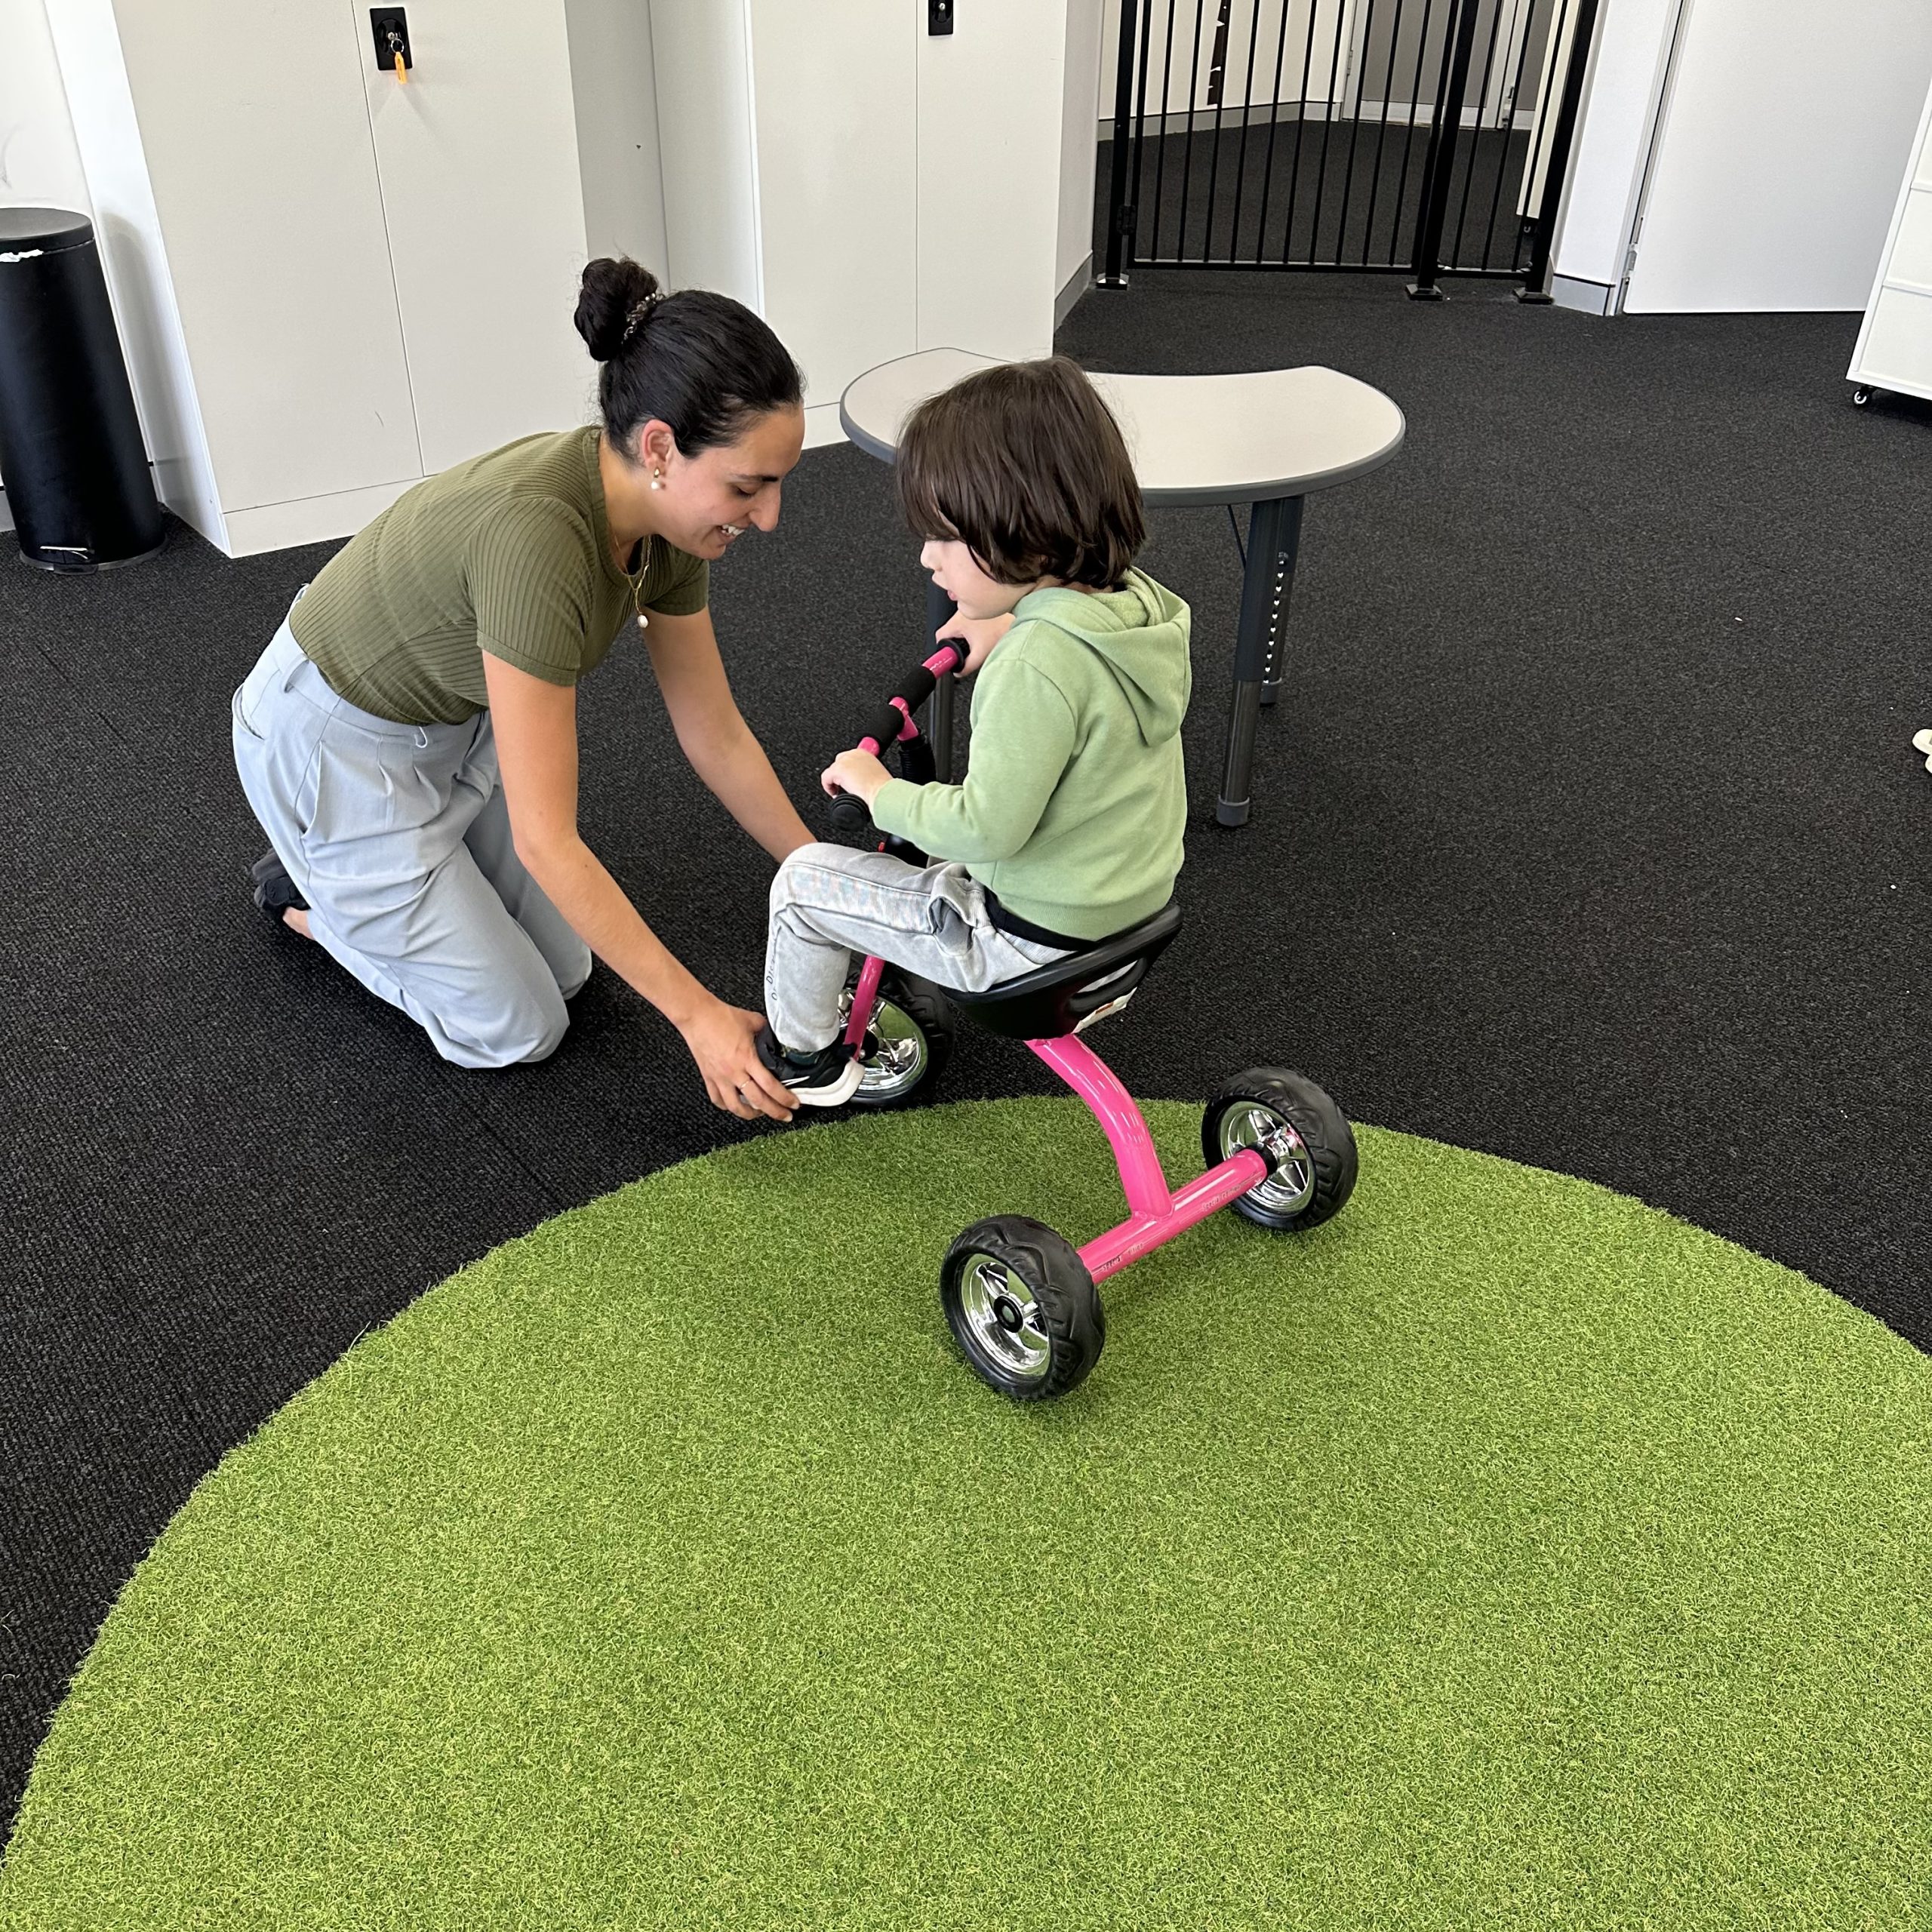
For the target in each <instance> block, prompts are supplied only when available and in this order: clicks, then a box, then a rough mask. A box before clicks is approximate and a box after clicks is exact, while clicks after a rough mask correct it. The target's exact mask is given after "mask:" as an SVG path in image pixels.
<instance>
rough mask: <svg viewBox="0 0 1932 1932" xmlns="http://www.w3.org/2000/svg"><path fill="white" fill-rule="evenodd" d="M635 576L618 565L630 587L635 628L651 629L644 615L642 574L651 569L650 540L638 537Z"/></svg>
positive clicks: (649, 621) (648, 620)
mask: <svg viewBox="0 0 1932 1932" xmlns="http://www.w3.org/2000/svg"><path fill="white" fill-rule="evenodd" d="M637 550H638V565H637V574H636V575H635V577H633V576H632V574H631V573H630V572H629V571H627V570H625V569H624V568H623V565H621V564H620V565H619V566H618V569H619V571H620V572H621V573H622V574H623V580H624V581H625V582H626V583H627V584H629V586H630V587H631V608H632V610H634V611H636V613H637V627H638V629H639V630H641V631H648V629H650V628H651V620H650V619H649V618H648V617H646V616H645V614H644V574H645V571H648V569H649V568H651V539H650V538H649V537H639V538H638V540H637Z"/></svg>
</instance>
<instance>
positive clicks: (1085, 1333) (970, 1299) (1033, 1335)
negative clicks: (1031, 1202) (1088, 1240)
mask: <svg viewBox="0 0 1932 1932" xmlns="http://www.w3.org/2000/svg"><path fill="white" fill-rule="evenodd" d="M940 1305H941V1306H943V1308H944V1309H945V1310H946V1322H947V1324H948V1326H949V1327H951V1329H952V1335H953V1339H954V1340H955V1341H956V1342H957V1343H958V1344H959V1346H960V1349H961V1352H962V1353H963V1354H964V1355H965V1357H966V1359H967V1361H968V1362H969V1363H970V1364H971V1366H972V1369H973V1372H974V1374H975V1375H977V1376H978V1377H979V1378H980V1380H981V1381H983V1382H984V1383H987V1384H988V1385H989V1386H991V1387H992V1388H995V1389H998V1391H999V1392H1000V1393H1001V1395H1011V1397H1012V1398H1014V1400H1015V1401H1020V1402H1044V1401H1051V1400H1052V1399H1053V1398H1054V1397H1055V1396H1057V1395H1065V1394H1066V1392H1067V1391H1068V1390H1069V1389H1074V1388H1077V1387H1078V1386H1079V1385H1080V1383H1082V1382H1084V1380H1086V1379H1087V1377H1088V1374H1090V1373H1091V1371H1092V1369H1093V1367H1094V1363H1096V1362H1097V1361H1099V1360H1100V1350H1101V1348H1102V1347H1103V1346H1104V1344H1105V1343H1106V1338H1107V1324H1106V1316H1105V1315H1104V1314H1103V1312H1102V1311H1101V1308H1100V1290H1099V1289H1098V1288H1097V1287H1095V1286H1094V1278H1093V1276H1092V1275H1090V1274H1088V1272H1087V1266H1086V1263H1084V1262H1083V1261H1082V1260H1081V1258H1080V1254H1079V1251H1078V1249H1077V1248H1075V1247H1074V1245H1073V1244H1072V1242H1071V1241H1069V1240H1068V1239H1067V1238H1066V1236H1065V1235H1062V1234H1059V1233H1057V1232H1055V1231H1054V1229H1051V1228H1050V1227H1048V1226H1046V1225H1045V1223H1044V1222H1040V1221H1032V1220H1028V1219H1027V1218H1026V1216H1025V1215H1023V1214H996V1215H995V1216H994V1217H992V1219H991V1220H985V1221H975V1222H974V1223H973V1225H972V1226H971V1227H970V1228H968V1229H967V1230H966V1232H964V1234H962V1235H961V1236H960V1237H959V1238H958V1240H957V1241H955V1242H954V1243H953V1244H952V1247H950V1248H949V1249H948V1250H947V1251H946V1265H945V1266H944V1268H943V1269H941V1271H940Z"/></svg>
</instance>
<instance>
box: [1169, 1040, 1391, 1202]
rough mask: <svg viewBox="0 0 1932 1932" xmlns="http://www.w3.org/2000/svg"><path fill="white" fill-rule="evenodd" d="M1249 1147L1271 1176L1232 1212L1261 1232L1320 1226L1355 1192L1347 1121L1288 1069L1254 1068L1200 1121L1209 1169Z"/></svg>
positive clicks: (1217, 1095)
mask: <svg viewBox="0 0 1932 1932" xmlns="http://www.w3.org/2000/svg"><path fill="white" fill-rule="evenodd" d="M1244 1147H1252V1148H1254V1149H1255V1150H1256V1151H1257V1152H1259V1153H1260V1154H1261V1155H1263V1157H1264V1158H1266V1160H1267V1161H1269V1164H1270V1171H1269V1174H1268V1176H1267V1177H1266V1179H1265V1180H1259V1181H1257V1182H1256V1183H1255V1184H1254V1186H1252V1187H1251V1188H1250V1189H1248V1191H1247V1192H1246V1193H1245V1194H1243V1195H1238V1196H1237V1197H1236V1198H1235V1200H1233V1201H1232V1202H1230V1203H1229V1205H1230V1206H1231V1207H1232V1208H1233V1209H1234V1211H1235V1213H1236V1214H1238V1215H1240V1216H1241V1218H1242V1220H1246V1221H1252V1222H1253V1223H1254V1224H1255V1226H1257V1227H1261V1228H1276V1229H1296V1230H1300V1229H1303V1228H1312V1227H1315V1226H1319V1224H1320V1223H1322V1222H1324V1221H1325V1220H1327V1219H1328V1217H1330V1216H1331V1214H1339V1213H1340V1211H1341V1208H1342V1205H1343V1203H1344V1202H1345V1201H1346V1200H1347V1199H1348V1198H1349V1195H1351V1194H1352V1193H1353V1192H1355V1135H1354V1134H1353V1133H1352V1131H1350V1129H1349V1122H1348V1117H1347V1116H1346V1115H1345V1114H1344V1113H1343V1112H1342V1110H1341V1109H1340V1107H1338V1106H1336V1104H1335V1103H1334V1101H1333V1100H1331V1099H1330V1098H1329V1097H1328V1096H1327V1094H1324V1092H1323V1091H1321V1088H1319V1087H1318V1086H1316V1085H1315V1082H1314V1081H1312V1080H1309V1079H1307V1078H1304V1077H1303V1075H1300V1074H1299V1073H1291V1072H1289V1070H1288V1069H1287V1068H1286V1067H1281V1066H1254V1067H1250V1068H1249V1069H1248V1070H1247V1072H1245V1073H1238V1074H1236V1075H1235V1077H1234V1078H1232V1080H1224V1081H1223V1082H1222V1083H1221V1084H1220V1086H1219V1087H1217V1088H1216V1089H1215V1090H1214V1093H1213V1094H1212V1095H1211V1097H1209V1099H1208V1102H1207V1111H1206V1112H1204V1114H1203V1115H1201V1153H1202V1155H1204V1157H1205V1158H1206V1160H1207V1164H1208V1165H1209V1166H1210V1167H1214V1166H1217V1165H1218V1164H1220V1162H1222V1161H1225V1160H1226V1159H1227V1158H1229V1156H1230V1155H1234V1154H1238V1153H1239V1152H1240V1151H1241V1149H1242V1148H1244Z"/></svg>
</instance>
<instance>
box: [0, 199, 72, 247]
mask: <svg viewBox="0 0 1932 1932" xmlns="http://www.w3.org/2000/svg"><path fill="white" fill-rule="evenodd" d="M93 243H94V224H93V223H91V221H89V220H88V218H87V217H86V216H85V215H84V214H75V212H74V211H73V210H72V208H0V258H4V257H6V256H8V255H24V254H42V255H58V254H63V253H64V252H65V251H66V250H68V249H69V248H91V246H92V245H93Z"/></svg>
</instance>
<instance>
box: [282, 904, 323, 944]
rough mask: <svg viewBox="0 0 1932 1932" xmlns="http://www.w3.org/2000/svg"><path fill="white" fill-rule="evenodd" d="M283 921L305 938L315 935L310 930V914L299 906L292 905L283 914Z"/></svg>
mask: <svg viewBox="0 0 1932 1932" xmlns="http://www.w3.org/2000/svg"><path fill="white" fill-rule="evenodd" d="M281 923H282V924H284V925H285V926H286V927H287V928H288V930H289V931H291V932H292V933H300V934H301V935H302V937H303V938H304V939H313V938H314V937H315V934H313V933H312V932H311V931H309V915H308V914H307V913H306V912H303V910H302V909H301V908H300V906H290V907H289V908H288V910H287V911H286V912H284V913H283V914H282V915H281Z"/></svg>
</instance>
